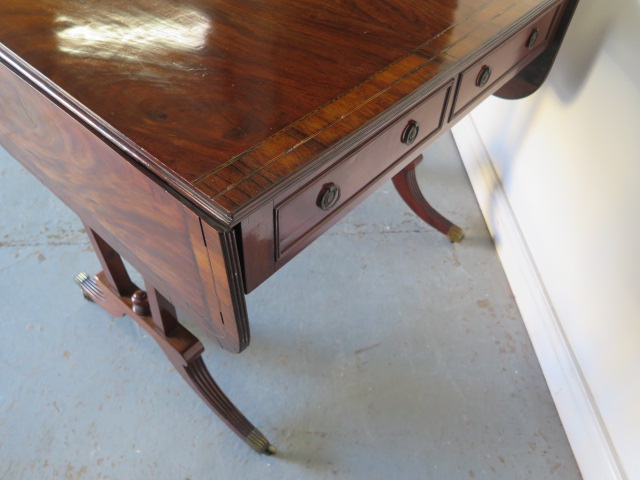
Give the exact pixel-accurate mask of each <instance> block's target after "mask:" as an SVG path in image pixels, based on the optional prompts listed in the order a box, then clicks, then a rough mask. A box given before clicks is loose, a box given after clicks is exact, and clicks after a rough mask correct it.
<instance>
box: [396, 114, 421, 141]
mask: <svg viewBox="0 0 640 480" xmlns="http://www.w3.org/2000/svg"><path fill="white" fill-rule="evenodd" d="M418 133H420V124H419V123H418V122H416V121H415V120H409V123H408V124H407V126H406V127H405V128H404V130H403V131H402V136H401V137H400V141H401V142H402V143H404V144H405V145H411V144H412V143H413V142H414V141H415V139H416V138H417V137H418Z"/></svg>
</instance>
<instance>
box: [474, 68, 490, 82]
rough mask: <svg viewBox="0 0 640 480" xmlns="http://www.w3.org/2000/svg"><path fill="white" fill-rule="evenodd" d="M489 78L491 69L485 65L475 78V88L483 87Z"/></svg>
mask: <svg viewBox="0 0 640 480" xmlns="http://www.w3.org/2000/svg"><path fill="white" fill-rule="evenodd" d="M489 77H491V67H490V66H489V65H485V66H484V67H482V68H481V69H480V73H479V74H478V78H476V87H484V86H485V85H486V84H487V82H488V81H489Z"/></svg>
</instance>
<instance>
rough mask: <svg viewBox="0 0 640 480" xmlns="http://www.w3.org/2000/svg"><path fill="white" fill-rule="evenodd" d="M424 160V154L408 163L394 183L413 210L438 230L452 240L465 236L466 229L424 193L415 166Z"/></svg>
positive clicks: (458, 239)
mask: <svg viewBox="0 0 640 480" xmlns="http://www.w3.org/2000/svg"><path fill="white" fill-rule="evenodd" d="M421 161H422V155H420V156H419V157H418V158H416V159H415V160H414V161H413V162H411V163H410V164H409V165H407V166H406V167H405V168H404V169H402V170H401V171H400V172H398V173H397V174H396V175H395V176H394V177H393V185H394V186H395V187H396V190H397V191H398V193H399V194H400V196H401V197H402V199H403V200H404V201H405V202H406V203H407V205H409V207H410V208H411V210H413V212H414V213H415V214H416V215H418V216H419V217H420V218H421V219H422V220H424V221H425V222H427V223H428V224H429V225H431V226H432V227H433V228H435V229H436V230H438V231H440V232H442V233H444V234H445V235H446V236H447V237H448V238H449V240H451V241H452V242H459V241H460V240H462V239H463V238H464V231H463V230H462V229H461V228H460V227H458V226H457V225H455V224H453V223H452V222H450V221H449V220H447V219H446V218H445V217H443V216H442V215H440V213H438V212H437V211H436V210H435V209H434V208H433V207H432V206H431V205H430V204H429V202H427V200H426V199H425V198H424V196H423V195H422V192H421V191H420V187H419V186H418V181H417V179H416V172H415V168H416V167H417V166H418V165H419V164H420V162H421Z"/></svg>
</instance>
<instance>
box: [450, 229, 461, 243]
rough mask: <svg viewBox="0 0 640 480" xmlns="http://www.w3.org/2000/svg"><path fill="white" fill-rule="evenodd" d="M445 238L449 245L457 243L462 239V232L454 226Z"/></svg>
mask: <svg viewBox="0 0 640 480" xmlns="http://www.w3.org/2000/svg"><path fill="white" fill-rule="evenodd" d="M447 238H448V239H449V240H450V241H451V243H458V242H459V241H460V240H462V239H463V238H464V230H462V229H461V228H460V227H458V226H457V225H454V226H453V227H451V228H450V229H449V231H448V232H447Z"/></svg>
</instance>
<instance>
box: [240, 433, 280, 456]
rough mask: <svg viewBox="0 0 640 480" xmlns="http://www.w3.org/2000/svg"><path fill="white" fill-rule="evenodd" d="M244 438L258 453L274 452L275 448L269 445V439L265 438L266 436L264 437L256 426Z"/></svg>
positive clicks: (270, 453) (273, 453)
mask: <svg viewBox="0 0 640 480" xmlns="http://www.w3.org/2000/svg"><path fill="white" fill-rule="evenodd" d="M244 440H245V442H247V443H248V444H249V445H251V448H253V449H254V450H255V451H256V452H258V453H262V454H264V455H275V454H276V451H277V448H276V447H275V446H273V445H271V444H270V443H269V440H267V437H265V436H264V435H263V434H262V432H261V431H260V430H258V429H257V428H256V429H254V430H253V431H252V432H251V433H250V434H249V435H247V436H246V437H245V439H244Z"/></svg>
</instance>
